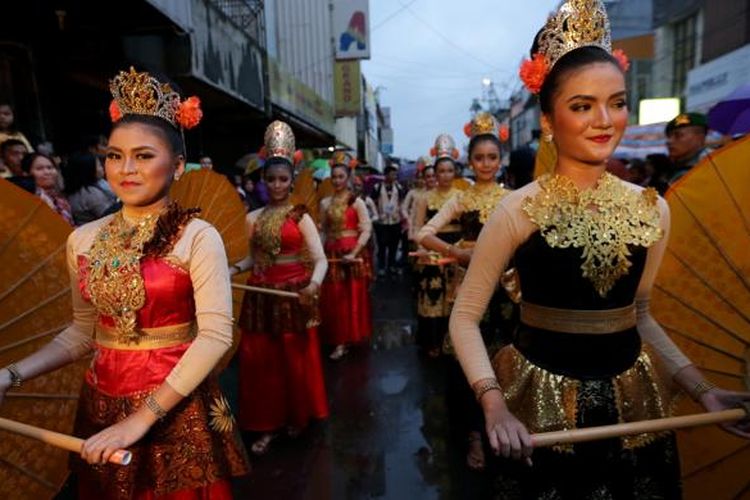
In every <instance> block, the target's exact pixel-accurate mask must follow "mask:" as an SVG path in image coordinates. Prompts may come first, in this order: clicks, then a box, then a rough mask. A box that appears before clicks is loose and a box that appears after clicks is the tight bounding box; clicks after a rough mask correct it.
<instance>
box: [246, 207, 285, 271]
mask: <svg viewBox="0 0 750 500" xmlns="http://www.w3.org/2000/svg"><path fill="white" fill-rule="evenodd" d="M292 208H293V207H292V205H280V206H277V207H266V208H264V209H263V211H262V212H261V213H260V215H259V216H258V220H257V221H256V222H255V231H254V234H253V241H252V244H253V250H254V251H253V257H254V258H255V261H256V264H258V265H259V266H260V267H261V268H265V267H268V266H270V265H272V264H273V263H274V261H275V258H276V256H278V255H279V253H281V228H282V226H283V225H284V222H285V221H286V219H287V217H288V216H289V212H291V211H292Z"/></svg>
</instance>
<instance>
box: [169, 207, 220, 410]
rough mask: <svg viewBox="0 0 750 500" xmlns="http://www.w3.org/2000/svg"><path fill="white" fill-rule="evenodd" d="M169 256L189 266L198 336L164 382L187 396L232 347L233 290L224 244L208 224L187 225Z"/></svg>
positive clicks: (194, 223)
mask: <svg viewBox="0 0 750 500" xmlns="http://www.w3.org/2000/svg"><path fill="white" fill-rule="evenodd" d="M172 253H173V254H174V255H175V256H177V257H178V258H180V257H181V256H184V257H187V258H186V259H184V260H183V259H181V260H183V261H187V262H189V268H190V279H191V281H192V283H193V298H194V300H195V319H196V322H197V326H198V334H197V336H196V337H195V340H194V341H193V343H192V345H191V346H190V347H189V348H188V349H187V351H185V354H183V355H182V358H181V359H180V361H179V362H178V363H177V365H175V367H174V368H173V369H172V371H171V372H170V374H169V375H168V376H167V379H166V380H167V382H168V383H169V385H170V386H172V388H173V389H174V390H175V391H177V392H179V393H180V394H182V395H183V396H187V395H188V394H190V393H191V392H192V391H193V390H194V389H195V388H196V387H198V385H199V384H200V383H201V382H202V381H203V379H205V378H206V376H208V374H209V373H210V372H211V370H213V369H214V367H215V366H216V364H217V363H218V362H219V360H221V357H222V356H223V355H224V353H226V351H227V350H228V349H229V348H230V347H231V346H232V324H233V322H232V289H231V283H230V280H229V269H228V268H227V258H226V252H225V250H224V243H223V242H222V240H221V236H220V235H219V233H218V231H216V229H215V228H214V227H213V226H211V225H210V224H208V223H207V222H205V221H202V220H193V221H192V222H191V223H190V224H188V225H187V226H186V227H185V231H184V234H183V236H182V238H180V241H178V242H177V244H176V245H175V248H174V250H173V252H172Z"/></svg>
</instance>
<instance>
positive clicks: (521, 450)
mask: <svg viewBox="0 0 750 500" xmlns="http://www.w3.org/2000/svg"><path fill="white" fill-rule="evenodd" d="M481 404H482V409H483V410H484V421H485V424H486V430H487V437H488V438H489V441H490V446H491V447H492V450H493V451H494V452H495V454H496V455H502V456H504V457H505V458H513V459H514V460H523V461H524V462H526V464H527V465H531V453H532V452H533V451H534V446H533V444H532V442H531V436H530V435H529V431H528V430H526V427H525V426H524V425H523V424H522V423H521V421H520V420H518V419H517V418H516V417H515V415H513V414H512V413H511V412H510V410H508V407H507V405H506V404H505V401H504V400H503V397H502V395H501V393H500V391H494V390H493V391H487V392H486V393H484V395H482V400H481Z"/></svg>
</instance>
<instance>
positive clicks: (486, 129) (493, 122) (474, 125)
mask: <svg viewBox="0 0 750 500" xmlns="http://www.w3.org/2000/svg"><path fill="white" fill-rule="evenodd" d="M464 133H465V134H466V136H467V137H469V138H474V137H476V136H478V135H494V136H496V137H497V135H498V134H499V133H500V124H499V123H498V122H497V119H496V118H495V117H494V116H492V114H491V113H488V112H486V111H482V112H479V113H477V114H476V116H474V118H473V119H472V120H471V121H470V122H469V123H467V124H466V125H465V126H464Z"/></svg>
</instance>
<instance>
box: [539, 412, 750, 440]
mask: <svg viewBox="0 0 750 500" xmlns="http://www.w3.org/2000/svg"><path fill="white" fill-rule="evenodd" d="M748 414H749V412H748V410H746V409H743V408H736V409H734V410H724V411H717V412H711V413H698V414H695V415H683V416H680V417H669V418H659V419H654V420H644V421H642V422H628V423H624V424H615V425H602V426H599V427H587V428H585V429H573V430H568V431H554V432H541V433H539V434H532V435H531V440H532V442H533V444H534V447H535V448H546V447H550V446H556V445H560V444H574V443H583V442H587V441H597V440H600V439H609V438H616V437H622V436H631V435H633V434H644V433H648V432H662V431H671V430H675V429H684V428H686V427H698V426H701V425H710V424H721V423H726V422H735V421H737V420H742V419H743V418H747V416H748Z"/></svg>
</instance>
